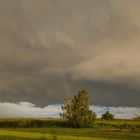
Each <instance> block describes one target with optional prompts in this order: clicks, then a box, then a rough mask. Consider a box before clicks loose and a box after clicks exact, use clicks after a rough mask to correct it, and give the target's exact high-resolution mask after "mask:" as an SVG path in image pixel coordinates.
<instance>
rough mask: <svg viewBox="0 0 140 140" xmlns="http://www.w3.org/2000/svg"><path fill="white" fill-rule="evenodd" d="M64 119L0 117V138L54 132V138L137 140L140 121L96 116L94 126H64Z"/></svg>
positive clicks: (27, 138)
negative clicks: (101, 118) (103, 118)
mask: <svg viewBox="0 0 140 140" xmlns="http://www.w3.org/2000/svg"><path fill="white" fill-rule="evenodd" d="M65 123H66V121H65V120H62V119H31V118H30V119H24V118H11V119H0V124H2V127H1V125H0V127H1V128H0V140H39V139H40V138H41V137H42V136H45V137H46V138H47V140H54V139H53V138H54V136H55V138H57V139H55V140H140V121H134V120H112V121H105V120H96V121H95V122H94V124H93V128H66V126H64V127H63V125H65ZM20 127H21V128H20ZM27 127H28V128H27ZM40 140H41V139H40Z"/></svg>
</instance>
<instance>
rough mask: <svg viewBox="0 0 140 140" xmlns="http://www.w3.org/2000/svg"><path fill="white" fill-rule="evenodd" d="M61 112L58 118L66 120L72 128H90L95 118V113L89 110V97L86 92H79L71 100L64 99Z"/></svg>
mask: <svg viewBox="0 0 140 140" xmlns="http://www.w3.org/2000/svg"><path fill="white" fill-rule="evenodd" d="M62 110H63V113H61V114H60V116H61V117H63V118H66V119H67V120H68V122H69V124H70V125H71V126H73V127H90V126H92V125H93V121H94V120H95V118H96V114H95V112H93V111H91V110H89V97H88V92H87V91H86V90H82V91H79V93H78V94H77V95H75V96H74V97H72V98H71V97H70V98H66V99H65V105H64V106H62Z"/></svg>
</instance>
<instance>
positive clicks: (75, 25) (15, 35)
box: [0, 0, 140, 107]
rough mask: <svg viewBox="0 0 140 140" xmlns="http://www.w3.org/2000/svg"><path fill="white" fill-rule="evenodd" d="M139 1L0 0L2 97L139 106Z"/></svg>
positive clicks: (36, 101)
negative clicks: (81, 98) (84, 95)
mask: <svg viewBox="0 0 140 140" xmlns="http://www.w3.org/2000/svg"><path fill="white" fill-rule="evenodd" d="M139 7H140V1H139V0H133V1H132V0H124V1H122V0H117V1H116V0H98V1H97V0H86V1H85V0H77V1H75V0H69V1H65V0H59V1H58V0H39V1H38V0H30V1H28V0H21V1H19V0H12V1H11V0H1V1H0V21H1V22H0V102H19V101H23V102H24V101H28V102H33V103H34V104H36V105H38V106H46V105H48V104H55V103H62V102H63V98H64V97H67V96H71V95H73V94H76V93H77V91H78V90H80V89H81V88H87V89H88V90H89V94H90V103H91V104H96V105H107V106H133V107H140V102H139V100H140V63H139V60H140V55H139V52H140V47H139V45H140V40H139V38H140V18H139V17H140V16H139V13H140V9H139Z"/></svg>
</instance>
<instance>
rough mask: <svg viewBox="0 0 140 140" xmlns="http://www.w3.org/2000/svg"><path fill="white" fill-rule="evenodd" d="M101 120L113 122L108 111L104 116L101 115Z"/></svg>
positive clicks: (112, 116)
mask: <svg viewBox="0 0 140 140" xmlns="http://www.w3.org/2000/svg"><path fill="white" fill-rule="evenodd" d="M101 119H103V120H113V119H114V115H113V114H111V113H110V112H109V111H106V112H105V113H104V114H102V117H101Z"/></svg>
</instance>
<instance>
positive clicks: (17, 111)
mask: <svg viewBox="0 0 140 140" xmlns="http://www.w3.org/2000/svg"><path fill="white" fill-rule="evenodd" d="M90 109H91V110H93V111H95V112H96V114H97V117H98V118H100V117H101V115H102V114H103V113H105V112H106V111H110V112H111V113H112V114H114V115H115V118H119V119H131V118H134V117H136V115H140V108H136V107H104V106H102V107H101V106H90ZM0 112H1V113H0V117H33V118H38V117H40V118H48V117H49V118H56V117H57V118H59V117H60V116H59V113H61V112H62V110H61V105H57V104H56V105H48V106H46V107H43V108H40V107H36V106H35V105H34V104H32V103H29V102H19V103H17V104H15V103H6V102H5V103H0Z"/></svg>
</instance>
